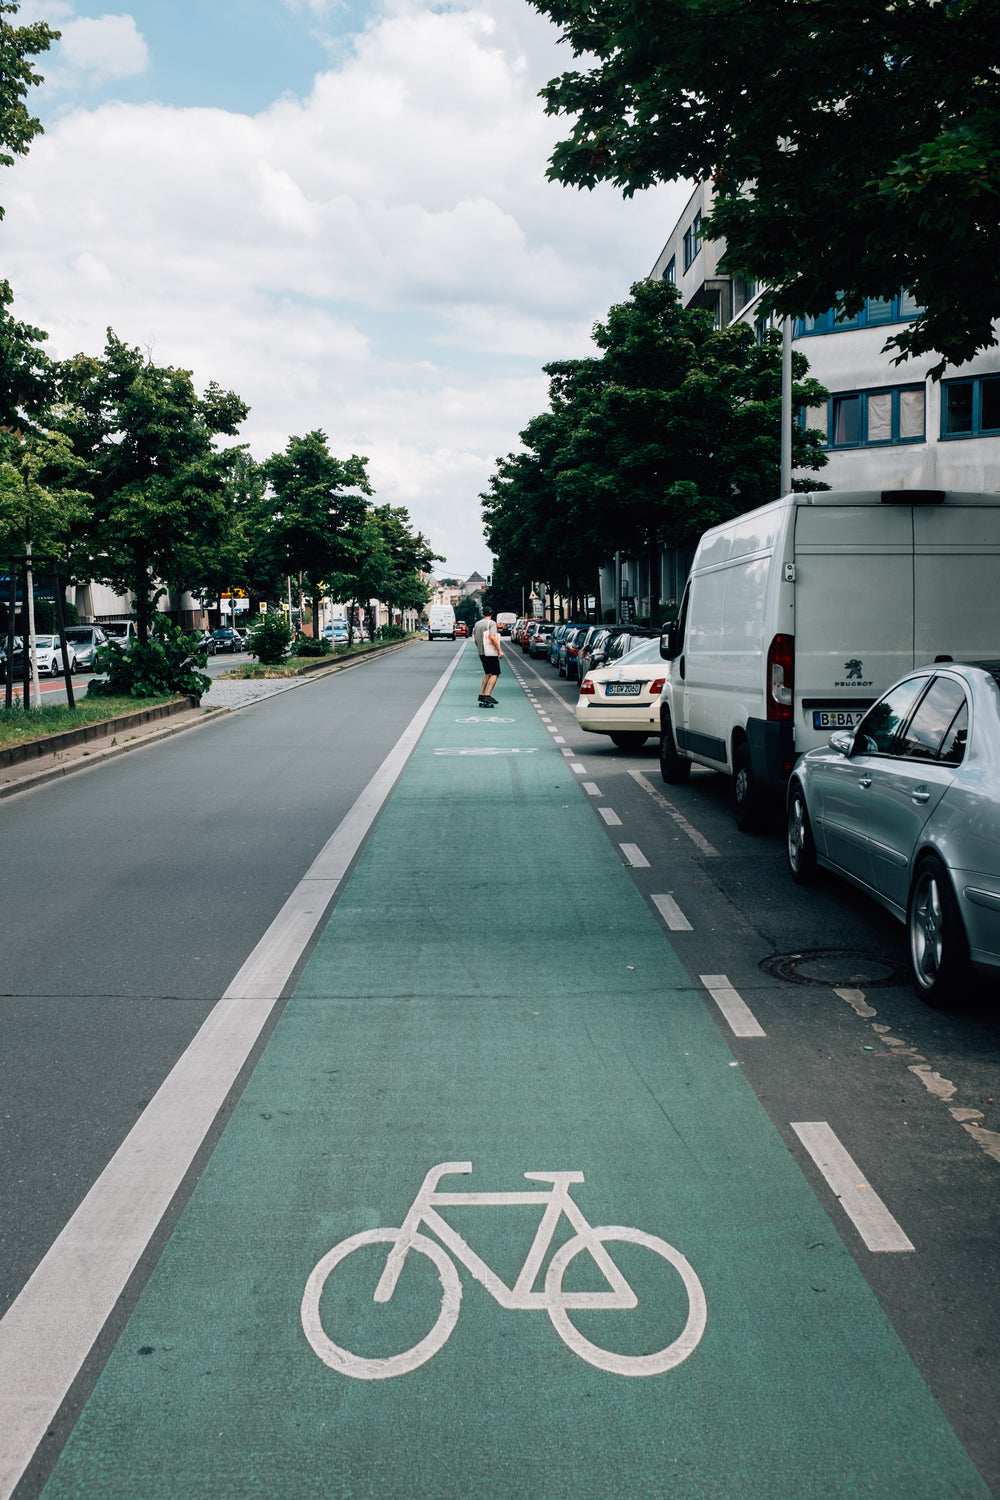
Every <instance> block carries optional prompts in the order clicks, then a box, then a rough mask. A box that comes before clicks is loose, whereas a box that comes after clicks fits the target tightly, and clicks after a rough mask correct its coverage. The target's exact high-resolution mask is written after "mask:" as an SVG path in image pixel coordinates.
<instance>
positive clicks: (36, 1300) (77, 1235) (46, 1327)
mask: <svg viewBox="0 0 1000 1500" xmlns="http://www.w3.org/2000/svg"><path fill="white" fill-rule="evenodd" d="M460 661H461V653H459V655H457V656H456V657H455V658H454V660H453V661H452V663H451V665H450V666H449V667H448V668H447V670H446V671H445V672H444V674H443V675H442V677H441V678H440V679H439V680H438V682H437V684H436V685H435V687H434V688H433V689H432V691H431V693H430V695H429V697H428V698H427V699H426V700H425V701H424V703H423V704H422V705H421V707H420V709H419V710H418V712H417V713H416V714H415V715H414V717H413V719H412V720H411V721H410V723H409V725H408V726H407V728H406V729H405V730H404V731H403V733H402V735H401V736H400V738H399V740H398V742H397V743H396V745H395V747H394V749H393V750H391V751H390V753H389V754H388V755H387V756H386V758H385V760H384V761H383V762H382V764H381V766H379V768H378V770H377V771H376V772H375V775H374V776H373V777H372V779H371V781H370V782H369V783H368V785H367V786H366V787H365V789H364V791H363V792H362V793H361V795H360V797H359V798H358V800H357V801H356V802H355V804H354V806H353V807H352V808H351V810H350V812H349V813H348V814H347V816H346V817H345V818H344V819H343V821H342V822H341V824H340V826H339V827H338V828H337V829H336V831H335V832H334V833H333V835H332V836H331V838H330V839H329V841H328V842H327V844H326V845H325V846H324V848H323V849H322V850H321V851H320V853H319V854H318V856H317V857H316V859H315V860H314V861H313V863H312V865H311V866H310V867H309V869H308V870H307V871H306V873H305V875H304V876H303V877H302V879H301V881H300V882H299V884H298V885H297V886H296V888H295V890H294V891H293V892H292V894H291V895H290V896H289V898H288V900H287V901H286V902H285V904H284V906H283V907H282V909H281V911H280V912H279V913H278V915H277V916H276V917H275V919H274V921H273V922H272V923H271V925H270V927H269V928H268V929H267V931H266V932H265V934H264V936H263V937H262V938H261V940H260V942H259V943H258V944H257V946H256V948H254V950H253V952H252V953H251V954H250V957H249V958H248V959H247V961H246V963H245V964H244V965H243V967H242V968H241V969H240V971H239V973H238V974H237V975H236V978H235V979H234V980H233V982H232V984H231V985H230V986H229V988H228V989H227V990H226V993H225V994H224V995H223V996H222V998H221V1000H219V1002H218V1004H217V1005H216V1006H215V1007H214V1009H213V1010H212V1012H211V1013H210V1015H209V1016H208V1018H207V1019H206V1021H205V1023H204V1024H203V1026H202V1027H201V1030H200V1031H199V1032H198V1033H197V1035H196V1036H195V1038H194V1040H193V1041H192V1042H191V1044H190V1046H189V1047H188V1048H187V1051H186V1052H184V1053H183V1054H182V1056H181V1057H180V1058H179V1059H178V1061H177V1063H176V1064H175V1066H174V1068H173V1070H172V1072H171V1073H169V1074H168V1076H167V1078H166V1079H165V1080H164V1082H163V1083H162V1084H161V1086H160V1088H159V1090H158V1092H157V1093H156V1094H155V1095H154V1097H153V1099H152V1100H151V1101H150V1103H149V1104H148V1105H147V1107H146V1109H145V1110H144V1111H143V1113H142V1114H141V1115H140V1117H139V1119H138V1120H137V1121H136V1123H135V1125H134V1126H133V1128H132V1130H131V1131H130V1133H129V1134H128V1135H127V1136H126V1138H125V1140H124V1141H123V1142H122V1144H121V1146H119V1148H118V1150H117V1151H116V1152H115V1154H114V1156H113V1157H112V1158H111V1160H110V1162H109V1163H108V1165H107V1166H106V1167H105V1169H104V1171H103V1172H102V1173H101V1175H100V1177H99V1178H98V1179H97V1181H96V1182H95V1183H94V1185H93V1187H92V1188H91V1189H90V1192H89V1193H88V1194H87V1196H86V1197H85V1198H84V1200H83V1202H82V1203H81V1204H80V1207H79V1208H78V1209H77V1211H76V1213H75V1214H74V1215H73V1217H72V1218H71V1219H70V1221H69V1223H68V1224H67V1225H66V1227H65V1228H64V1229H63V1230H62V1232H61V1234H60V1235H59V1236H58V1238H57V1239H56V1240H55V1242H54V1243H53V1245H52V1246H51V1248H50V1249H49V1250H48V1252H47V1253H46V1254H45V1256H44V1257H43V1259H42V1260H41V1261H40V1262H39V1264H38V1266H37V1267H36V1269H35V1271H34V1274H33V1275H32V1276H31V1278H30V1280H29V1281H28V1282H27V1283H26V1284H25V1286H24V1287H23V1289H22V1291H21V1293H20V1295H19V1296H18V1297H17V1298H16V1299H15V1300H14V1302H12V1303H11V1305H10V1307H9V1308H8V1309H7V1312H6V1313H5V1315H4V1317H3V1318H2V1319H0V1432H2V1433H3V1440H2V1443H0V1500H9V1496H10V1494H11V1492H12V1491H13V1489H14V1487H15V1485H16V1484H17V1483H18V1481H19V1479H20V1477H21V1474H22V1473H23V1471H24V1469H25V1467H26V1466H27V1464H28V1463H29V1462H30V1461H31V1458H32V1455H33V1454H34V1452H35V1449H36V1448H37V1447H38V1444H39V1443H40V1442H41V1441H42V1439H43V1438H44V1436H45V1434H46V1432H47V1430H48V1427H49V1425H50V1423H51V1421H52V1419H53V1417H54V1416H55V1414H56V1413H57V1411H58V1410H59V1407H60V1405H61V1403H62V1401H63V1399H64V1397H65V1395H66V1392H67V1391H68V1390H69V1388H70V1386H71V1385H72V1383H73V1381H74V1380H75V1379H76V1377H77V1375H78V1374H79V1372H80V1368H81V1366H82V1364H83V1362H84V1360H85V1359H86V1357H87V1355H88V1354H89V1353H90V1350H91V1348H92V1346H93V1344H94V1340H95V1339H96V1338H97V1336H98V1334H99V1333H100V1331H101V1329H102V1328H103V1327H104V1324H105V1323H106V1322H107V1320H108V1318H109V1316H110V1315H111V1313H112V1311H113V1310H114V1307H115V1304H116V1302H117V1301H118V1298H119V1297H120V1296H121V1294H122V1291H123V1289H124V1287H125V1284H126V1282H127V1281H128V1279H129V1277H130V1276H131V1274H132V1272H133V1271H134V1270H135V1267H136V1264H137V1262H138V1260H139V1257H140V1256H141V1255H142V1253H143V1251H144V1250H145V1248H146V1246H147V1245H148V1243H149V1241H150V1239H151V1237H152V1235H153V1234H154V1232H155V1230H156V1227H157V1225H158V1224H159V1222H160V1220H161V1219H162V1217H163V1215H164V1213H165V1212H166V1210H167V1208H168V1207H169V1204H170V1201H171V1199H172V1198H173V1196H174V1194H175V1193H176V1191H177V1189H178V1187H179V1186H180V1184H181V1182H182V1180H183V1178H184V1174H185V1173H186V1172H187V1170H188V1168H189V1166H190V1165H191V1162H192V1160H193V1159H194V1156H195V1154H196V1152H197V1151H198V1148H199V1147H200V1145H201V1143H202V1141H203V1140H204V1138H205V1135H206V1133H207V1132H208V1130H209V1129H210V1128H211V1126H212V1123H213V1121H214V1120H215V1118H216V1116H217V1114H218V1112H219V1110H220V1108H221V1107H222V1105H223V1103H224V1102H225V1099H226V1096H227V1094H228V1093H229V1091H230V1089H231V1088H232V1086H233V1083H234V1082H235V1080H236V1078H237V1077H238V1075H239V1072H240V1069H241V1068H242V1067H243V1064H244V1063H245V1062H246V1060H247V1058H248V1056H249V1055H250V1052H251V1051H252V1050H253V1046H254V1044H255V1042H256V1041H257V1038H258V1037H259V1035H260V1032H261V1030H262V1028H263V1027H264V1025H265V1023H266V1022H267V1019H268V1017H269V1016H270V1014H271V1012H272V1011H273V1009H274V1007H275V1005H276V1003H277V1002H278V1000H279V998H280V996H281V993H282V991H283V989H284V987H285V985H286V984H287V983H288V980H289V979H290V977H291V975H292V972H293V970H294V968H295V965H296V964H297V963H298V961H299V959H300V957H301V955H302V951H303V949H304V947H305V945H306V944H307V943H308V942H309V940H310V938H311V937H312V935H313V933H314V932H315V930H316V928H317V927H318V926H319V924H320V922H321V920H322V918H323V916H324V913H325V912H326V909H327V907H328V906H329V904H330V901H331V900H332V899H333V896H334V895H335V893H336V890H337V887H338V886H339V884H340V882H341V881H342V880H343V878H344V876H345V874H346V873H347V871H348V869H349V868H350V865H351V861H352V860H353V859H354V856H355V854H356V853H357V851H358V849H359V848H360V846H361V843H362V841H363V840H364V838H365V836H366V835H367V833H368V831H369V829H370V828H371V826H372V824H373V823H374V821H375V818H376V816H377V815H378V813H379V811H380V809H381V807H382V805H383V803H384V802H385V800H386V798H387V797H388V796H389V793H390V792H391V791H392V788H393V786H394V785H395V783H396V781H397V780H398V779H399V776H400V773H401V772H402V770H403V768H404V766H405V765H406V762H407V760H408V759H409V757H410V755H411V753H412V751H413V748H414V746H415V745H416V743H417V741H418V740H419V738H420V736H421V734H422V733H423V731H424V729H425V728H426V726H427V723H428V721H429V719H430V717H431V714H432V713H433V711H434V709H435V707H436V706H437V703H438V701H439V699H440V698H441V695H442V694H443V693H444V690H445V688H446V687H447V685H448V682H449V681H450V679H451V676H452V673H453V672H454V671H455V669H456V668H457V666H458V664H459V662H460Z"/></svg>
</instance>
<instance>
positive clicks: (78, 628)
mask: <svg viewBox="0 0 1000 1500" xmlns="http://www.w3.org/2000/svg"><path fill="white" fill-rule="evenodd" d="M92 635H93V631H92V630H91V629H90V626H89V625H70V626H68V627H67V630H66V639H67V640H68V641H89V640H90V639H91V637H92Z"/></svg>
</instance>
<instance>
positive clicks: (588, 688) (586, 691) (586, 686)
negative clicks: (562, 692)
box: [580, 677, 594, 697]
mask: <svg viewBox="0 0 1000 1500" xmlns="http://www.w3.org/2000/svg"><path fill="white" fill-rule="evenodd" d="M593 692H594V684H593V683H592V682H591V680H590V678H589V677H585V678H584V679H583V681H582V682H581V683H580V695H581V697H583V696H590V695H591V694H592V693H593Z"/></svg>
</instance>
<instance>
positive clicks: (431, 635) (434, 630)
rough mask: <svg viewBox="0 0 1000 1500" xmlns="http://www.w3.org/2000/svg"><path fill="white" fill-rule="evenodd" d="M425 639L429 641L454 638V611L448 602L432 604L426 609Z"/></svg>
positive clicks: (451, 639)
mask: <svg viewBox="0 0 1000 1500" xmlns="http://www.w3.org/2000/svg"><path fill="white" fill-rule="evenodd" d="M427 639H428V640H429V641H436V640H443V641H453V640H454V639H455V611H454V610H453V609H452V607H451V605H450V604H432V605H431V607H430V609H429V610H428V611H427Z"/></svg>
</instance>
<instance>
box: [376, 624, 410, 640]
mask: <svg viewBox="0 0 1000 1500" xmlns="http://www.w3.org/2000/svg"><path fill="white" fill-rule="evenodd" d="M406 634H407V632H406V631H405V630H404V629H403V627H402V625H380V626H379V627H378V629H377V630H376V631H375V639H376V640H377V641H401V640H404V639H405V637H406Z"/></svg>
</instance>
